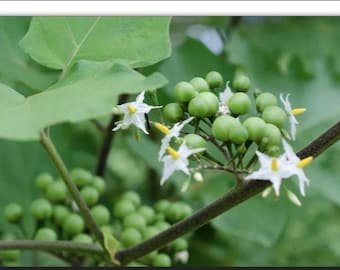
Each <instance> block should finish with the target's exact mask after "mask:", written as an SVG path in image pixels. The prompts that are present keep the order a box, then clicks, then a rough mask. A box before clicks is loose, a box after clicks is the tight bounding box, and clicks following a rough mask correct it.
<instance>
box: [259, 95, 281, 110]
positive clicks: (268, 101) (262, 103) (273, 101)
mask: <svg viewBox="0 0 340 270" xmlns="http://www.w3.org/2000/svg"><path fill="white" fill-rule="evenodd" d="M271 105H273V106H275V105H277V98H276V97H275V96H274V95H273V94H272V93H268V92H264V93H261V94H260V95H258V96H257V97H256V109H257V111H258V112H263V110H264V109H265V108H266V107H268V106H271Z"/></svg>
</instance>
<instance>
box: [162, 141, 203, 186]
mask: <svg viewBox="0 0 340 270" xmlns="http://www.w3.org/2000/svg"><path fill="white" fill-rule="evenodd" d="M167 151H168V153H169V154H168V155H165V156H164V157H163V158H162V161H163V162H164V168H163V175H162V178H161V185H163V184H164V183H165V181H166V180H167V179H168V178H169V177H170V176H171V175H172V174H173V173H174V172H175V171H182V172H184V173H185V174H187V175H190V172H189V169H188V166H189V160H188V158H189V157H190V156H191V155H192V154H196V153H199V152H202V151H205V148H194V149H190V148H189V147H188V146H187V145H186V142H185V141H184V142H183V143H182V144H181V146H180V147H179V149H178V151H176V150H175V149H173V148H172V147H170V146H168V147H167Z"/></svg>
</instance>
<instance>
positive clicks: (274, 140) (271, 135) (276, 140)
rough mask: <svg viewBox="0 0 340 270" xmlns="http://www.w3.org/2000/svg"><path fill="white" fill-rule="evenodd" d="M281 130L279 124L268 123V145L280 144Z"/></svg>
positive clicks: (266, 136)
mask: <svg viewBox="0 0 340 270" xmlns="http://www.w3.org/2000/svg"><path fill="white" fill-rule="evenodd" d="M281 137H282V136H281V132H280V130H279V128H278V127H277V126H274V125H273V124H266V133H265V135H264V138H267V145H280V143H281Z"/></svg>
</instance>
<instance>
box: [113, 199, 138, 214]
mask: <svg viewBox="0 0 340 270" xmlns="http://www.w3.org/2000/svg"><path fill="white" fill-rule="evenodd" d="M135 211H136V206H135V205H134V204H133V203H132V202H131V201H128V200H122V199H121V200H119V201H118V202H116V204H115V205H114V211H113V212H114V215H115V216H116V217H117V218H124V217H125V216H127V215H129V214H131V213H133V212H135Z"/></svg>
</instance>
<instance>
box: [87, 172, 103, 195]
mask: <svg viewBox="0 0 340 270" xmlns="http://www.w3.org/2000/svg"><path fill="white" fill-rule="evenodd" d="M91 182H92V186H93V187H94V188H95V189H97V190H98V192H99V194H103V193H104V192H105V189H106V182H105V180H104V179H103V178H102V177H100V176H94V177H93V178H92V181H91Z"/></svg>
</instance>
